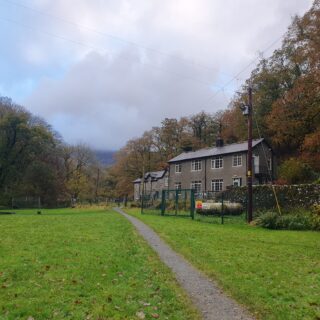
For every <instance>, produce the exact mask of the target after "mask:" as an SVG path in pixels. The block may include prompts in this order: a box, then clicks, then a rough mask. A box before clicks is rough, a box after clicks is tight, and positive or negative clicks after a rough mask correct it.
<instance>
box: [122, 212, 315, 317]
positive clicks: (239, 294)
mask: <svg viewBox="0 0 320 320" xmlns="http://www.w3.org/2000/svg"><path fill="white" fill-rule="evenodd" d="M127 211H128V212H129V213H130V214H132V215H134V216H136V217H138V218H139V219H141V220H142V221H144V222H145V223H147V224H148V225H149V226H151V227H152V228H153V229H154V230H155V231H157V233H158V234H159V235H160V236H161V237H162V238H163V239H164V240H165V241H166V242H167V243H169V244H170V245H171V246H172V247H173V248H174V249H175V250H176V251H177V252H179V253H181V254H182V255H183V256H184V257H185V258H186V259H188V260H189V261H190V262H191V263H192V264H193V265H195V266H196V267H198V268H199V269H200V270H202V271H204V272H205V273H206V274H207V275H208V276H209V277H211V278H213V279H215V280H217V281H218V282H219V283H220V285H221V286H222V287H223V288H224V289H225V291H226V292H227V293H229V294H230V295H231V296H233V297H234V298H235V299H236V300H237V301H239V302H240V303H242V304H244V305H246V306H247V307H248V309H249V310H250V311H252V312H253V313H254V314H256V315H257V317H258V318H261V319H283V320H288V319H294V320H298V319H310V320H311V319H313V320H315V319H320V233H319V232H318V233H316V232H302V231H299V232H297V231H272V230H267V229H262V228H258V227H251V226H247V225H245V224H243V223H241V224H238V225H237V224H225V225H218V224H209V223H202V222H197V221H192V220H190V219H183V218H176V217H161V216H154V215H153V216H152V215H141V214H140V213H139V212H140V211H139V209H130V210H127Z"/></svg>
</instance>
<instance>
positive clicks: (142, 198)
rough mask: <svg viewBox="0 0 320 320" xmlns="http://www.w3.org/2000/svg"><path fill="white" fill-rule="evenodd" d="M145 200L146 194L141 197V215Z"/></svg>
mask: <svg viewBox="0 0 320 320" xmlns="http://www.w3.org/2000/svg"><path fill="white" fill-rule="evenodd" d="M143 200H144V194H142V195H141V214H143V205H144V203H143Z"/></svg>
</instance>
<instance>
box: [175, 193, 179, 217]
mask: <svg viewBox="0 0 320 320" xmlns="http://www.w3.org/2000/svg"><path fill="white" fill-rule="evenodd" d="M178 196H179V195H178V189H176V197H175V212H176V215H177V214H178V200H179V199H178Z"/></svg>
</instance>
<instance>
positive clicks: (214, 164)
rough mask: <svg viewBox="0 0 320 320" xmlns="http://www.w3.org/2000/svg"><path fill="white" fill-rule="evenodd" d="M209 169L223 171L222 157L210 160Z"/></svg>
mask: <svg viewBox="0 0 320 320" xmlns="http://www.w3.org/2000/svg"><path fill="white" fill-rule="evenodd" d="M211 169H223V157H221V156H218V157H214V158H212V159H211Z"/></svg>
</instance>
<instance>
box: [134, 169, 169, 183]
mask: <svg viewBox="0 0 320 320" xmlns="http://www.w3.org/2000/svg"><path fill="white" fill-rule="evenodd" d="M165 173H166V170H160V171H151V172H146V174H145V175H144V179H145V180H146V179H148V178H149V176H151V179H152V180H153V181H155V180H159V179H161V178H162V177H163V176H164V174H165ZM140 182H141V178H138V179H136V180H134V181H133V183H140Z"/></svg>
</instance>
